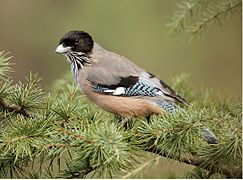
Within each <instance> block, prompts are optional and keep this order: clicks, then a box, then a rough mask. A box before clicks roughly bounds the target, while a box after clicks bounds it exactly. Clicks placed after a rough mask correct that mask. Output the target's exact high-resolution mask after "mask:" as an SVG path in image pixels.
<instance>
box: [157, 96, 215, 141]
mask: <svg viewBox="0 0 243 180" xmlns="http://www.w3.org/2000/svg"><path fill="white" fill-rule="evenodd" d="M154 102H155V103H156V104H157V105H158V106H160V107H161V108H162V109H164V110H165V111H167V112H169V113H175V112H177V111H185V110H184V109H182V108H180V107H179V106H178V105H176V104H175V103H173V102H169V101H165V100H163V101H162V100H159V99H158V100H154ZM201 130H202V133H203V138H204V140H205V141H206V142H207V143H208V144H218V140H217V137H216V136H215V135H214V134H213V133H212V132H211V131H210V130H209V129H208V128H207V127H205V126H204V125H202V127H201Z"/></svg>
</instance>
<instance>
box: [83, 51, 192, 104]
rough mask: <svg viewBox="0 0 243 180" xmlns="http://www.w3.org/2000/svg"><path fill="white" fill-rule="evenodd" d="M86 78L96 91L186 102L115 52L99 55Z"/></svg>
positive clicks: (158, 80) (157, 79)
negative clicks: (160, 97) (158, 97)
mask: <svg viewBox="0 0 243 180" xmlns="http://www.w3.org/2000/svg"><path fill="white" fill-rule="evenodd" d="M87 80H88V81H90V82H91V85H92V89H93V90H94V91H95V92H98V93H103V94H109V95H114V96H151V97H155V96H162V97H163V96H164V97H169V98H172V99H174V100H176V101H179V102H182V103H184V104H188V103H187V102H186V100H185V99H183V98H182V97H180V96H179V95H178V94H176V93H175V91H174V90H172V89H171V88H170V87H169V86H168V85H167V84H166V83H164V82H163V81H162V80H160V79H159V78H157V77H156V76H154V75H153V74H151V73H148V72H146V71H145V70H144V69H142V68H140V67H138V66H137V65H135V64H134V63H132V62H131V61H129V60H127V59H125V58H124V57H122V56H120V55H117V54H112V55H109V56H106V55H103V56H102V58H101V57H100V58H99V61H98V62H97V64H96V65H95V66H94V67H92V70H91V71H89V73H88V76H87Z"/></svg>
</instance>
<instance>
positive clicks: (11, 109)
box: [0, 98, 31, 117]
mask: <svg viewBox="0 0 243 180" xmlns="http://www.w3.org/2000/svg"><path fill="white" fill-rule="evenodd" d="M0 108H2V109H4V110H7V111H8V112H14V113H17V114H22V115H23V116H25V117H31V114H30V113H29V112H28V111H27V110H26V109H24V108H22V107H17V106H14V105H8V104H7V103H6V102H5V101H4V100H3V99H2V98H0Z"/></svg>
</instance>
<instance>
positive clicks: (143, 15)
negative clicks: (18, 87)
mask: <svg viewBox="0 0 243 180" xmlns="http://www.w3.org/2000/svg"><path fill="white" fill-rule="evenodd" d="M178 2H180V1H179V0H133V1H131V0H122V1H121V0H68V1H67V0H35V1H33V0H21V1H19V0H1V1H0V3H1V5H0V50H5V51H7V52H11V55H12V56H14V58H13V59H12V60H11V61H12V62H13V63H15V65H14V66H13V68H14V73H13V74H12V75H13V77H14V80H15V81H18V80H23V79H24V77H25V76H26V75H28V73H29V71H30V70H31V71H32V72H35V73H36V72H38V74H39V75H40V76H42V77H43V78H44V79H43V81H42V83H43V84H44V85H45V86H49V85H51V84H53V82H54V81H55V80H56V79H58V78H60V77H61V75H62V74H64V73H65V72H67V71H69V64H68V63H67V62H66V60H65V58H64V57H63V56H60V55H58V54H56V53H55V48H56V46H57V44H58V42H59V39H60V38H61V37H62V35H63V34H64V33H66V32H67V31H70V30H77V29H80V30H84V31H87V32H89V33H90V34H91V35H92V36H93V38H94V39H95V40H96V41H97V42H98V43H99V44H100V45H102V46H103V47H105V48H106V49H108V50H111V51H114V52H116V53H119V54H121V55H123V56H125V57H128V58H130V59H131V60H133V61H134V62H135V63H137V64H139V65H140V66H142V67H144V68H145V69H147V70H148V71H151V72H153V73H154V74H156V75H158V76H159V77H161V78H162V79H163V80H165V81H167V82H168V80H169V79H170V77H171V76H172V75H175V74H181V73H183V72H186V73H190V74H191V84H192V86H193V87H195V88H199V87H200V86H201V85H202V84H204V85H205V86H206V87H208V88H213V89H215V90H216V91H218V92H220V93H221V94H222V95H227V96H234V97H237V98H238V97H241V67H242V66H241V49H242V47H241V39H242V38H241V14H240V13H238V14H233V15H229V16H227V17H226V19H225V20H224V21H223V25H222V26H220V25H215V26H211V27H210V28H209V29H208V31H207V32H204V33H203V34H202V36H200V37H199V38H197V39H196V40H193V41H192V42H191V43H190V44H188V39H185V38H183V37H181V38H180V37H177V39H176V38H175V37H173V36H171V35H168V31H169V28H168V27H166V25H165V24H166V23H168V22H169V21H170V17H171V16H172V15H173V11H174V10H176V9H177V6H176V3H178Z"/></svg>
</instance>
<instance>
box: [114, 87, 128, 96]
mask: <svg viewBox="0 0 243 180" xmlns="http://www.w3.org/2000/svg"><path fill="white" fill-rule="evenodd" d="M124 93H125V88H124V87H118V88H116V90H115V91H114V92H113V93H112V94H113V95H122V94H124Z"/></svg>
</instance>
